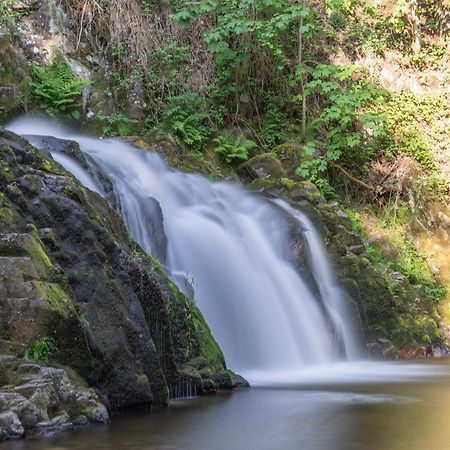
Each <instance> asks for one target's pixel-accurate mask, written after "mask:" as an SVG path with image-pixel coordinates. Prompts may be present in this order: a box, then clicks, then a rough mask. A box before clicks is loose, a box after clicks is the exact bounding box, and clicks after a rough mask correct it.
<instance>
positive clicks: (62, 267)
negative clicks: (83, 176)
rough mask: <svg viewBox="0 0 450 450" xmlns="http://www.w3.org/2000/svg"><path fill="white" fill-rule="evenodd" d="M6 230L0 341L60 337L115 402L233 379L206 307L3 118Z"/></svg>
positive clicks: (154, 402)
mask: <svg viewBox="0 0 450 450" xmlns="http://www.w3.org/2000/svg"><path fill="white" fill-rule="evenodd" d="M0 230H1V235H0V351H4V352H5V351H7V352H9V353H20V351H22V352H23V348H24V347H26V346H29V345H31V344H33V342H35V341H37V340H38V339H40V338H42V337H49V338H51V339H53V341H54V342H55V348H56V350H55V353H54V355H52V357H53V359H54V360H55V361H57V362H59V363H61V364H64V365H67V366H70V367H71V368H73V369H75V370H76V371H77V372H78V373H79V374H80V375H81V376H83V377H84V378H85V379H86V381H87V382H88V383H89V385H91V386H93V387H95V388H96V389H97V391H98V393H99V395H100V398H101V401H102V402H103V403H104V404H105V405H106V406H107V407H108V408H109V409H110V410H112V411H117V410H125V409H132V408H133V409H136V408H150V407H158V406H162V405H165V404H166V403H167V401H168V398H169V392H180V389H178V388H179V386H184V385H185V384H186V383H188V384H194V385H195V388H196V392H198V393H204V392H211V391H214V390H216V389H217V388H220V387H224V388H231V387H233V383H234V381H233V380H234V378H233V377H234V374H232V373H231V372H229V371H227V370H226V367H225V363H224V358H223V355H222V352H221V350H220V348H219V347H218V345H217V343H216V342H215V341H214V339H213V338H212V336H211V333H210V330H209V328H208V326H207V325H206V323H205V321H204V319H203V317H202V315H201V313H200V311H199V310H198V309H197V307H196V306H195V304H194V303H193V301H192V300H191V299H189V298H187V297H186V296H184V295H183V294H181V293H180V292H179V290H178V289H177V288H176V286H175V285H174V284H173V283H171V282H170V281H169V280H168V278H167V277H166V275H165V274H164V272H163V270H162V269H161V267H160V265H159V263H158V262H157V261H156V260H153V259H152V258H151V257H149V256H147V255H145V254H144V252H143V251H142V250H141V249H140V248H139V246H138V245H137V244H136V243H134V242H133V241H131V240H130V238H129V237H128V234H127V232H126V229H125V227H124V225H123V223H122V221H121V219H120V218H119V216H118V215H117V214H116V212H115V211H114V210H113V209H112V208H111V207H110V206H109V205H108V203H107V202H105V201H104V200H103V199H102V198H101V197H100V196H98V195H97V194H95V193H92V192H90V191H88V190H86V189H84V188H83V187H82V186H81V185H80V184H79V183H78V182H77V181H76V180H75V179H74V178H73V177H72V176H70V175H68V174H67V173H66V172H65V171H64V170H63V169H62V168H61V167H60V166H59V165H57V164H56V163H55V162H54V161H53V159H52V158H51V157H50V156H47V155H45V154H44V153H42V152H41V151H39V150H37V149H36V148H34V147H32V146H31V145H30V144H28V143H27V142H26V141H24V140H23V139H21V138H19V137H18V136H16V135H14V134H13V133H10V132H7V131H4V130H2V129H0ZM238 381H239V380H235V382H236V383H237V384H239V383H238ZM8 417H9V418H6V419H4V420H5V421H8V420H10V419H11V420H12V417H11V416H8ZM11 420H10V422H8V423H11V424H13V422H14V421H12V422H11ZM11 426H12V425H11Z"/></svg>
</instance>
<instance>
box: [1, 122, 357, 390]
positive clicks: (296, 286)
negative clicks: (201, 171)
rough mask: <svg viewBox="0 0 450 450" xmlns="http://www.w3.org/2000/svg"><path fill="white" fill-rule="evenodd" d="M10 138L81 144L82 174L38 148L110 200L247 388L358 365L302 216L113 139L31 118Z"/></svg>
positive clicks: (346, 319) (320, 251)
mask: <svg viewBox="0 0 450 450" xmlns="http://www.w3.org/2000/svg"><path fill="white" fill-rule="evenodd" d="M9 128H10V129H11V130H12V131H15V132H17V133H19V134H22V135H52V136H56V137H58V138H63V139H72V140H75V141H77V142H78V143H79V145H80V149H81V151H82V152H83V153H84V154H85V155H86V156H87V158H86V161H87V162H88V164H90V167H84V166H82V165H81V164H80V163H79V162H77V161H75V160H74V159H73V158H71V157H69V156H68V155H66V154H64V153H61V150H60V149H58V148H56V147H54V148H49V149H47V150H50V152H51V153H52V155H53V157H54V158H55V159H56V160H57V161H58V162H59V163H60V164H62V165H63V166H64V167H65V168H66V169H67V170H69V171H71V172H72V173H73V175H74V176H75V177H77V178H78V179H79V180H80V181H81V182H82V183H83V184H84V185H85V186H86V187H87V188H89V189H91V190H93V191H96V192H98V193H99V194H100V195H103V196H105V197H106V198H113V199H114V205H115V207H116V208H117V209H118V211H119V212H120V213H121V215H122V217H123V220H124V222H125V224H126V226H127V227H128V229H129V231H130V233H131V235H132V236H133V238H134V239H135V240H136V241H137V242H138V243H139V244H140V245H141V247H142V248H143V249H144V250H145V251H146V252H148V253H151V254H153V255H154V256H157V258H158V259H159V260H160V261H161V262H162V264H163V265H164V267H165V269H166V271H167V273H168V275H169V276H170V277H171V278H172V280H173V281H174V282H175V283H176V284H177V285H178V287H179V288H180V289H181V290H182V291H184V292H185V293H187V294H188V295H190V296H193V297H194V299H195V301H196V303H197V305H198V307H199V308H200V310H201V311H202V313H203V315H204V317H205V319H206V321H207V322H208V324H209V326H210V327H211V330H212V333H213V335H214V337H215V338H216V340H217V341H218V343H219V345H220V346H221V348H222V350H223V352H224V355H225V358H226V361H227V364H228V366H229V367H230V368H231V369H233V370H235V371H238V372H239V373H242V374H243V375H244V376H247V377H249V378H250V381H251V379H252V374H255V373H258V374H261V373H271V372H274V373H275V372H277V373H280V372H283V371H284V372H289V371H293V370H297V369H299V368H305V367H316V366H317V367H320V366H323V365H325V364H329V363H332V362H339V361H352V360H356V359H358V358H359V347H358V338H357V336H356V333H355V331H354V326H353V318H352V312H351V309H350V308H349V302H348V301H347V299H346V296H345V293H344V292H343V291H342V289H341V288H340V287H339V285H338V283H337V281H336V278H335V276H334V273H333V270H332V267H331V265H330V262H329V260H328V255H327V252H326V249H325V247H324V245H323V242H322V240H321V238H320V236H319V234H318V233H317V231H316V230H315V227H314V225H313V223H312V222H311V221H310V220H309V219H308V218H307V217H306V216H305V215H304V214H303V213H302V212H301V211H297V210H295V209H293V208H292V207H291V206H289V205H288V204H287V203H285V202H282V201H281V200H275V201H271V200H268V199H265V198H263V197H261V196H258V195H256V194H254V193H251V192H248V191H246V190H245V189H243V188H242V187H240V186H238V185H235V184H232V183H229V182H223V181H221V182H213V181H210V180H208V179H207V178H206V177H203V176H200V175H197V174H188V173H182V172H178V171H176V170H173V169H171V168H169V167H168V166H167V165H166V164H165V163H164V161H163V160H162V159H161V158H160V156H159V155H157V154H155V153H151V152H147V151H143V150H139V149H137V148H134V147H133V146H131V145H129V144H127V143H125V142H123V141H120V140H113V139H108V140H100V139H94V138H88V137H85V136H79V135H74V134H72V133H70V132H68V131H67V130H64V129H62V128H58V127H56V126H55V125H54V124H50V123H48V122H44V123H42V122H39V121H35V120H33V119H19V120H18V121H15V122H13V123H12V124H11V125H10V126H9ZM30 139H31V140H33V138H32V137H30ZM37 141H39V139H37ZM36 145H39V142H36ZM99 172H101V176H99V175H98V173H99ZM101 180H103V181H104V180H106V181H107V183H102V182H101ZM106 184H107V185H108V186H109V188H108V189H109V190H112V192H109V191H108V189H107V188H105V185H106ZM288 219H289V220H290V221H291V222H292V220H295V221H298V223H299V224H300V226H299V228H300V229H301V230H303V231H302V233H301V234H302V235H303V236H302V239H303V240H304V243H305V245H306V247H307V250H308V251H307V253H308V258H307V259H308V261H307V262H306V263H305V267H304V270H303V268H302V274H300V273H299V271H298V270H297V268H296V266H295V264H294V263H293V261H292V257H290V256H289V243H290V239H291V236H290V228H289V220H288ZM305 274H307V275H308V276H305ZM157 328H158V326H157V324H155V331H156V330H157ZM156 334H157V333H156ZM171 395H172V397H173V398H180V397H189V396H192V395H195V387H193V386H189V385H188V384H186V385H184V384H182V385H177V386H175V387H173V388H172V389H171Z"/></svg>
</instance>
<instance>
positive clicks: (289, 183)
mask: <svg viewBox="0 0 450 450" xmlns="http://www.w3.org/2000/svg"><path fill="white" fill-rule="evenodd" d="M280 184H281V186H282V187H283V188H285V189H287V190H288V191H291V190H292V189H293V188H294V186H295V181H294V180H291V179H290V178H281V179H280Z"/></svg>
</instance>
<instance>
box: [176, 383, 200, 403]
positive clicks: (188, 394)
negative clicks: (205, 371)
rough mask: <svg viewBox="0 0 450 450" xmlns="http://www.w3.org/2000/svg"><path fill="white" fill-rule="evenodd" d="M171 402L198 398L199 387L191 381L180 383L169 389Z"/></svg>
mask: <svg viewBox="0 0 450 450" xmlns="http://www.w3.org/2000/svg"><path fill="white" fill-rule="evenodd" d="M169 393H170V399H171V400H187V399H190V398H195V397H197V385H196V384H195V383H194V382H193V381H192V380H191V379H188V380H185V381H180V382H178V383H177V384H175V386H170V388H169Z"/></svg>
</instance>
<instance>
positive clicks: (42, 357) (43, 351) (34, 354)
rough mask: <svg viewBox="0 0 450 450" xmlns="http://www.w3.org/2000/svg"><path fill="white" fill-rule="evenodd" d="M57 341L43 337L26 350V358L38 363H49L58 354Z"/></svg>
mask: <svg viewBox="0 0 450 450" xmlns="http://www.w3.org/2000/svg"><path fill="white" fill-rule="evenodd" d="M57 351H58V349H57V347H56V343H55V341H54V340H53V339H52V338H51V337H48V336H42V337H40V338H39V339H37V340H36V341H34V342H33V343H32V344H30V345H29V346H28V347H27V349H26V350H25V354H24V357H25V358H27V359H29V360H31V361H36V362H49V361H51V360H52V358H53V357H54V355H55V354H56V353H57Z"/></svg>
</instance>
